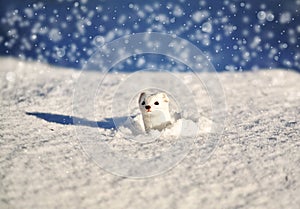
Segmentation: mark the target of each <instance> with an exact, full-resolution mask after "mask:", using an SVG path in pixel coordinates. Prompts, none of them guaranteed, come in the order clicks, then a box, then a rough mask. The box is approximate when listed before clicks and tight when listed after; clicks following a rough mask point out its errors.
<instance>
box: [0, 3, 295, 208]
mask: <svg viewBox="0 0 300 209" xmlns="http://www.w3.org/2000/svg"><path fill="white" fill-rule="evenodd" d="M175 9H176V8H174V10H175ZM177 12H178V15H180V11H177ZM29 15H30V14H29ZM285 18H286V17H285ZM120 21H121V20H120ZM121 22H122V21H121ZM0 63H1V68H0V69H1V71H0V75H1V77H0V79H1V80H0V86H1V94H0V106H1V109H0V114H1V117H0V136H1V138H0V146H1V149H0V156H1V160H0V167H1V169H0V197H1V198H0V206H1V208H74V207H77V208H199V207H201V208H219V207H220V206H222V208H298V206H299V205H300V198H299V197H300V195H299V194H300V189H299V188H300V182H299V179H300V166H299V163H300V152H299V149H300V142H299V136H300V121H299V114H300V93H299V89H300V84H299V79H300V76H299V74H298V73H295V72H293V71H287V70H259V71H255V72H240V73H238V72H235V73H234V72H226V73H220V74H218V77H219V80H220V83H221V84H222V86H223V89H224V93H225V96H226V97H225V98H226V104H227V118H226V123H225V124H224V125H225V126H224V132H223V133H222V135H221V136H220V139H219V141H218V142H217V143H215V144H211V145H209V146H203V144H205V143H206V142H207V140H208V139H209V136H210V134H215V133H212V130H213V129H211V127H212V126H213V124H214V123H215V122H216V121H214V120H213V118H212V117H211V116H212V114H211V113H212V111H213V110H212V106H211V102H210V98H209V96H210V95H209V94H208V93H207V92H206V90H205V88H204V87H203V86H202V85H200V84H199V82H198V81H196V80H195V79H193V75H192V74H190V73H181V74H178V77H179V78H181V79H182V81H183V83H185V84H186V85H187V86H188V87H189V88H190V90H191V92H193V94H195V95H200V96H196V97H195V98H194V100H195V104H196V105H197V109H198V110H199V112H197V114H191V113H192V112H189V108H193V107H192V106H191V107H189V106H188V105H187V106H186V107H183V106H180V105H176V104H174V103H173V106H172V108H173V110H174V112H176V111H177V110H180V112H182V119H178V120H177V122H176V123H175V124H174V126H173V127H171V128H169V129H166V130H164V131H163V132H159V131H153V132H152V133H150V134H149V135H146V134H145V133H143V132H142V130H139V129H138V126H141V122H140V119H141V118H140V116H139V115H138V109H137V108H138V107H137V105H136V106H134V105H135V102H136V98H137V96H138V92H136V95H126V94H125V95H123V94H122V95H121V94H120V96H118V97H117V98H115V97H114V96H113V95H114V94H112V92H114V91H116V90H118V87H119V86H120V83H122V82H124V81H126V79H127V77H128V74H126V73H111V74H108V75H106V77H105V80H103V82H102V86H101V88H100V89H99V93H98V94H97V95H94V97H95V98H96V101H99V102H96V103H95V104H94V105H95V107H94V109H95V114H94V116H93V117H91V118H88V117H82V115H74V113H76V110H75V109H74V98H73V95H76V93H74V90H75V89H76V90H77V89H78V86H77V84H78V80H79V79H80V76H81V75H82V74H81V72H79V71H75V70H71V69H62V68H55V67H51V66H48V65H45V64H40V63H37V62H22V61H19V60H15V59H12V58H1V59H0ZM99 74H100V73H98V72H95V71H91V72H86V73H85V75H86V77H87V78H88V79H89V82H87V83H86V85H87V86H86V87H87V88H86V89H85V88H82V89H80V90H82V92H87V91H89V90H91V89H93V88H96V87H97V86H96V87H95V86H94V85H95V83H97V80H98V79H99ZM156 75H157V77H163V76H164V75H165V74H164V73H163V72H160V73H157V74H156ZM198 76H199V77H200V78H204V77H206V78H207V77H209V76H211V75H210V74H209V73H208V74H207V73H200V74H198ZM142 82H143V81H142V80H141V83H142ZM102 88H103V89H104V90H105V91H104V90H103V89H102ZM102 90H103V91H102ZM109 92H110V93H109ZM181 97H182V98H184V99H185V98H188V96H187V95H186V92H181ZM98 98H99V100H97V99H98ZM123 98H128V99H127V100H125V101H127V102H128V101H129V104H130V105H129V108H128V109H126V111H127V110H128V113H130V115H137V116H136V117H135V118H133V123H127V122H128V121H127V119H128V117H126V116H128V115H118V114H117V115H112V114H111V112H112V111H111V109H110V108H111V106H113V105H116V106H115V108H117V107H119V105H118V104H120V101H121V102H122V101H124V100H123ZM100 99H101V100H100ZM118 99H120V101H118ZM176 99H177V98H174V100H173V101H175V100H176ZM76 101H77V102H78V103H79V104H80V105H83V104H86V103H87V101H84V100H83V101H81V100H80V98H78V99H77V100H76ZM185 101H186V104H189V102H190V100H188V99H186V100H185ZM112 103H113V105H112ZM75 106H76V105H75ZM103 108H105V109H103ZM102 110H105V111H102ZM121 110H123V109H122V108H120V111H121ZM126 111H125V112H126ZM116 113H120V112H119V111H117V112H116ZM112 116H114V117H112ZM117 116H118V117H117ZM124 116H125V118H124ZM112 119H120V121H121V122H120V123H118V121H115V122H116V123H117V124H119V125H120V126H118V127H117V128H116V127H115V126H114V121H113V120H112ZM124 119H125V120H124ZM122 120H123V121H122ZM126 121H127V122H126ZM77 122H78V123H77ZM183 123H186V124H187V126H186V129H184V130H185V132H184V134H183V135H181V136H186V137H187V138H188V137H189V134H190V133H193V131H194V130H195V129H197V128H198V129H199V131H197V136H196V137H194V135H192V136H193V137H190V138H191V141H189V143H188V144H187V145H191V146H190V147H189V148H190V150H189V152H188V153H187V154H186V155H185V156H184V158H183V159H181V160H180V161H179V162H177V163H176V165H174V166H171V167H170V168H168V169H166V170H165V171H164V172H161V173H160V174H158V175H155V176H153V177H149V176H148V177H147V178H139V179H135V178H130V177H129V178H128V177H126V176H120V175H114V174H112V173H111V172H109V170H107V169H103V165H101V162H100V163H99V162H97V160H95V159H93V158H92V157H91V155H89V154H88V152H87V150H86V149H85V148H86V147H85V148H84V146H85V144H84V143H83V141H81V140H80V139H79V137H80V136H84V135H85V134H86V136H87V137H88V135H92V136H93V137H95V135H93V134H94V133H97V134H96V135H97V136H98V137H100V139H101V140H103V141H104V142H105V143H106V144H107V145H108V146H109V147H110V148H111V149H112V150H114V151H116V152H117V153H122V155H123V156H127V157H128V158H138V159H146V158H151V157H157V156H159V155H160V154H162V153H164V152H166V151H167V150H169V149H170V147H172V146H173V144H174V142H175V141H176V140H178V137H177V136H178V130H179V132H180V133H182V132H181V130H182V129H181V125H182V124H183ZM195 127H196V128H195ZM79 130H82V131H84V132H78V131H79ZM139 131H140V132H139ZM149 136H150V137H152V138H153V140H152V141H149V140H148V139H149ZM132 139H135V140H132ZM139 139H140V140H141V141H137V140H139ZM147 140H148V141H147ZM96 145H97V144H95V147H96ZM179 145H181V144H180V143H179ZM182 145H184V144H182ZM208 150H210V151H211V150H212V151H211V152H209V151H208ZM176 151H178V152H174V155H177V154H178V153H179V154H180V153H181V152H180V151H181V150H176ZM203 153H204V154H203ZM205 153H207V155H205ZM100 154H101V153H100ZM110 157H113V156H108V157H107V162H108V163H109V162H111V161H110V160H111V159H110ZM175 157H176V156H175ZM166 162H168V161H166ZM127 165H128V162H127V163H126V161H123V166H124V167H126V166H127ZM157 165H158V164H157ZM105 166H107V165H105ZM112 166H113V165H112ZM149 167H151V166H150V165H149ZM106 168H107V167H106ZM112 168H114V167H112ZM151 169H155V167H151ZM146 171H147V170H145V172H146ZM132 175H133V176H134V173H132Z"/></svg>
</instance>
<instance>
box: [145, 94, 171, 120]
mask: <svg viewBox="0 0 300 209" xmlns="http://www.w3.org/2000/svg"><path fill="white" fill-rule="evenodd" d="M169 101H170V100H169V98H168V96H167V94H166V93H156V94H147V93H145V92H143V93H141V94H140V98H139V107H140V110H141V112H142V114H143V115H145V114H155V113H159V112H164V113H165V112H168V113H169Z"/></svg>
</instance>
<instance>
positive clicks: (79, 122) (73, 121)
mask: <svg viewBox="0 0 300 209" xmlns="http://www.w3.org/2000/svg"><path fill="white" fill-rule="evenodd" d="M26 115H31V116H35V117H37V118H40V119H43V120H45V121H47V122H50V123H57V124H62V125H74V126H87V127H92V128H104V129H116V126H115V122H114V121H116V120H117V121H118V122H120V121H126V120H127V119H128V118H127V117H116V118H104V119H103V120H101V121H91V120H87V119H85V118H79V117H75V116H69V115H60V114H52V113H41V112H26Z"/></svg>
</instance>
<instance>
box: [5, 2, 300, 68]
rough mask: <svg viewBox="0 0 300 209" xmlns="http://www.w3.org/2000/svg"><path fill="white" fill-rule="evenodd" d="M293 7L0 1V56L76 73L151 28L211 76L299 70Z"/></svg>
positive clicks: (298, 21)
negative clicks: (179, 42)
mask: <svg viewBox="0 0 300 209" xmlns="http://www.w3.org/2000/svg"><path fill="white" fill-rule="evenodd" d="M299 9H300V0H263V1H262V0H244V1H242V0H225V1H221V0H210V1H202V0H200V1H198V0H197V1H193V0H178V1H171V0H170V1H133V0H132V1H127V0H122V1H120V0H109V1H104V0H100V1H99V0H96V1H86V0H81V1H80V0H79V1H69V0H60V1H59V0H57V1H52V0H51V1H17V0H10V1H4V0H1V1H0V15H1V17H0V18H1V27H0V55H1V56H14V57H19V58H20V59H26V60H39V61H41V62H47V63H50V64H54V65H59V66H65V67H73V68H78V69H80V68H81V67H82V65H83V64H84V62H85V61H86V60H88V58H89V57H90V56H91V55H92V54H93V53H94V52H95V50H96V47H97V45H99V44H100V45H101V44H103V43H104V42H109V41H112V40H113V39H116V38H118V37H121V36H123V35H127V34H132V33H139V32H145V31H154V32H163V33H168V34H176V35H178V36H179V37H181V38H184V39H187V40H189V41H191V42H192V43H194V44H195V45H196V46H197V47H198V48H200V49H201V50H202V51H204V52H205V53H206V54H207V55H208V56H209V57H210V58H211V61H212V63H213V65H214V66H215V68H216V69H217V70H218V71H223V70H230V71H233V70H252V69H257V68H285V69H294V70H297V71H299V72H300V64H299V63H300V50H299V37H300V36H299V35H300V18H299ZM197 11H200V12H201V13H198V17H199V14H202V15H203V18H197ZM200 17H201V16H200ZM204 23H209V24H208V26H210V25H211V26H212V27H211V28H208V29H203V27H204V26H205V24H204ZM206 26H207V24H206ZM102 39H103V40H102ZM97 40H98V41H100V43H98V42H97ZM146 60H147V59H146ZM158 60H160V62H164V59H158ZM134 64H135V63H134V62H133V64H132V65H134ZM128 65H131V64H130V63H129V64H128ZM125 66H126V65H125ZM123 68H124V69H123V70H125V71H126V70H129V69H133V68H132V67H128V66H127V68H126V67H124V66H123Z"/></svg>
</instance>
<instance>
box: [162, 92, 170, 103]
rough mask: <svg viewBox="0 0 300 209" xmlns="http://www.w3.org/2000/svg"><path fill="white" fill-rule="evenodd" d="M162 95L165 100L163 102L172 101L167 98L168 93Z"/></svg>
mask: <svg viewBox="0 0 300 209" xmlns="http://www.w3.org/2000/svg"><path fill="white" fill-rule="evenodd" d="M161 95H162V98H163V101H164V102H169V101H170V100H169V97H168V96H167V94H166V93H161Z"/></svg>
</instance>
